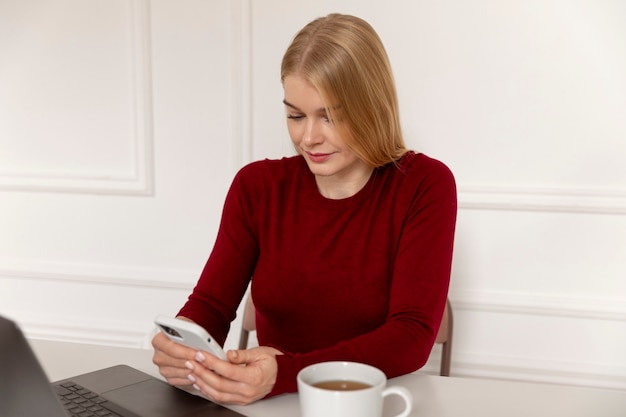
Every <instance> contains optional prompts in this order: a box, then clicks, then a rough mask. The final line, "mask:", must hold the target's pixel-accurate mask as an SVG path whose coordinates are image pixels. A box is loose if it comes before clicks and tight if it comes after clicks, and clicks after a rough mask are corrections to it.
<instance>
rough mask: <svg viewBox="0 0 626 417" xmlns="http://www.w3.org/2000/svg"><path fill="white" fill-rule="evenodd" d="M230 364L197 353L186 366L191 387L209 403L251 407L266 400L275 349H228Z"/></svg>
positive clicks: (271, 383)
mask: <svg viewBox="0 0 626 417" xmlns="http://www.w3.org/2000/svg"><path fill="white" fill-rule="evenodd" d="M227 355H228V360H229V361H230V363H229V362H225V361H221V360H219V359H217V358H216V357H214V356H212V355H208V354H203V353H202V352H198V354H197V355H196V358H195V360H194V361H188V362H187V363H186V366H187V368H188V369H189V370H190V371H191V373H190V374H189V379H190V380H191V382H193V385H194V388H196V389H197V390H198V391H200V392H201V393H202V394H203V395H204V396H206V397H207V398H209V399H210V400H212V401H215V402H217V403H223V404H239V405H243V404H250V403H251V402H254V401H256V400H260V399H261V398H263V397H265V396H266V395H267V394H269V392H270V391H271V390H272V387H273V386H274V384H275V383H276V375H277V372H278V366H277V364H276V355H282V353H281V352H280V351H279V350H278V349H274V348H271V347H266V346H261V347H255V348H252V349H245V350H229V351H228V352H227Z"/></svg>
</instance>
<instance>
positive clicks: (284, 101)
mask: <svg viewBox="0 0 626 417" xmlns="http://www.w3.org/2000/svg"><path fill="white" fill-rule="evenodd" d="M283 104H284V105H285V106H287V107H291V108H292V109H294V110H300V109H299V108H297V107H296V106H294V105H293V104H291V103H290V102H288V101H287V100H283Z"/></svg>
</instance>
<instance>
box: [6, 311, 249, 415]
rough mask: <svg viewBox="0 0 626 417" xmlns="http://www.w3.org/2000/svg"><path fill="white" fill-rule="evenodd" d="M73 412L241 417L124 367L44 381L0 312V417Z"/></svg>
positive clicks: (21, 337)
mask: <svg viewBox="0 0 626 417" xmlns="http://www.w3.org/2000/svg"><path fill="white" fill-rule="evenodd" d="M69 410H72V411H69ZM74 415H76V416H81V417H82V416H85V417H91V416H99V417H116V416H119V417H201V416H202V417H244V416H243V415H242V414H239V413H237V412H235V411H233V410H230V409H228V408H226V407H224V406H221V405H219V404H216V403H213V402H211V401H208V400H206V399H204V398H201V397H199V396H196V395H193V394H191V393H188V392H185V391H183V390H181V389H178V388H175V387H172V386H170V385H169V384H167V383H166V382H164V381H161V380H160V379H158V378H155V377H153V376H151V375H148V374H146V373H144V372H141V371H139V370H137V369H134V368H131V367H129V366H126V365H118V366H113V367H110V368H105V369H101V370H98V371H95V372H90V373H87V374H82V375H77V376H75V377H72V378H68V379H64V380H61V381H57V382H54V383H50V382H49V381H48V378H47V376H46V374H45V372H44V370H43V368H42V367H41V365H40V364H39V361H38V360H37V358H36V356H35V354H34V352H33V350H32V349H31V347H30V345H29V344H28V341H27V340H26V338H25V337H24V334H23V333H22V332H21V330H20V329H19V327H18V326H17V324H16V323H15V322H13V321H11V320H9V319H6V318H4V317H2V316H0V416H2V417H68V416H72V417H73V416H74Z"/></svg>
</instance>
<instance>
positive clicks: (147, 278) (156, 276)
mask: <svg viewBox="0 0 626 417" xmlns="http://www.w3.org/2000/svg"><path fill="white" fill-rule="evenodd" d="M198 276H199V272H198V271H197V270H190V269H189V270H187V269H165V268H144V267H127V266H112V265H107V266H104V265H89V264H73V263H45V262H36V261H35V262H28V263H27V262H25V261H14V262H4V263H0V280H1V279H16V278H18V279H30V280H36V281H44V282H46V281H47V282H75V283H81V284H98V285H105V286H111V287H138V288H155V289H163V290H191V289H192V288H193V286H194V285H195V284H196V282H197V280H198ZM171 277H178V278H180V279H178V280H173V279H172V278H171Z"/></svg>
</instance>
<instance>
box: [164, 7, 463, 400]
mask: <svg viewBox="0 0 626 417" xmlns="http://www.w3.org/2000/svg"><path fill="white" fill-rule="evenodd" d="M281 80H282V85H283V89H284V100H283V105H284V108H285V115H286V119H287V127H288V130H289V135H290V137H291V140H292V142H293V145H294V147H295V149H296V151H297V156H292V157H286V158H283V159H280V160H263V161H258V162H254V163H251V164H249V165H247V166H245V167H244V168H242V169H241V170H240V172H239V173H238V174H237V175H236V177H235V179H234V181H233V183H232V185H231V188H230V191H229V193H228V195H227V197H226V201H225V204H224V210H223V215H222V220H221V224H220V228H219V232H218V236H217V238H216V242H215V245H214V248H213V250H212V252H211V254H210V256H209V259H208V261H207V263H206V266H205V268H204V270H203V272H202V274H201V276H200V279H199V281H198V284H197V286H196V288H195V289H194V290H193V293H192V294H191V295H190V296H189V299H188V301H187V303H186V304H185V305H184V306H183V307H182V309H181V310H180V312H179V313H178V315H179V316H180V317H184V318H186V319H189V320H192V321H194V322H196V323H198V324H200V325H201V326H202V327H204V328H206V329H207V330H208V331H209V332H210V333H211V334H212V335H213V336H214V337H215V338H216V339H217V340H218V341H219V342H221V343H223V342H224V340H225V339H226V336H227V334H228V331H229V328H230V323H231V321H232V320H233V319H234V318H235V314H236V310H237V307H238V305H239V303H240V302H241V299H242V296H243V294H244V292H245V290H246V288H247V285H248V283H249V282H250V280H251V279H252V297H253V298H254V302H255V306H256V309H257V313H256V323H257V324H256V325H257V338H258V341H259V347H256V348H252V349H247V350H231V351H229V352H227V356H228V360H227V361H224V360H220V359H218V358H216V357H214V356H211V355H210V354H208V353H206V352H197V351H195V350H193V349H191V348H187V347H185V346H182V345H179V344H176V343H174V342H171V341H169V340H168V339H167V338H166V337H165V336H163V335H161V334H159V335H157V336H156V337H155V338H154V340H153V346H154V348H155V354H154V362H155V364H157V365H158V366H159V368H160V372H161V374H162V375H163V376H164V377H165V378H166V379H167V380H168V381H169V382H170V383H171V384H173V385H192V386H193V387H194V388H195V389H197V390H199V391H201V392H202V394H204V395H205V396H207V397H208V398H210V399H212V400H214V401H216V402H221V403H231V404H248V403H251V402H253V401H256V400H258V399H261V398H264V397H268V396H273V395H277V394H281V393H287V392H295V391H296V375H297V373H298V371H299V370H301V369H302V368H303V367H305V366H307V365H310V364H312V363H317V362H321V361H329V360H348V361H357V362H364V363H368V364H371V365H374V366H376V367H378V368H380V369H381V370H383V371H384V372H385V373H386V374H387V376H388V377H394V376H398V375H402V374H405V373H409V372H412V371H415V370H417V369H419V368H420V367H422V366H423V365H424V363H425V362H426V360H427V359H428V356H429V353H430V351H431V348H432V346H433V343H434V341H435V337H436V334H437V330H438V328H439V324H440V322H441V318H442V314H443V311H444V306H445V302H446V297H447V291H448V285H449V279H450V269H451V262H452V249H453V241H454V230H455V222H456V212H457V201H456V187H455V182H454V178H453V175H452V174H451V172H450V171H449V169H448V168H447V167H446V166H445V165H444V164H442V163H441V162H439V161H437V160H434V159H432V158H429V157H428V156H426V155H424V154H422V153H416V152H414V151H410V150H408V149H406V147H405V144H404V140H403V137H402V132H401V129H400V121H399V116H398V102H397V95H396V90H395V85H394V81H393V76H392V71H391V67H390V64H389V61H388V58H387V54H386V52H385V49H384V47H383V44H382V42H381V40H380V39H379V37H378V35H377V34H376V32H375V31H374V29H373V28H372V27H371V26H370V25H369V24H368V23H367V22H365V21H364V20H362V19H360V18H357V17H354V16H349V15H340V14H331V15H328V16H326V17H322V18H319V19H316V20H314V21H312V22H311V23H309V24H308V25H306V26H305V27H304V28H303V29H302V30H301V31H300V32H299V33H298V34H297V35H296V37H295V38H294V40H293V41H292V43H291V45H290V46H289V48H288V49H287V51H286V53H285V55H284V57H283V61H282V66H281ZM252 277H253V278H252ZM241 365H245V366H241Z"/></svg>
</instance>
